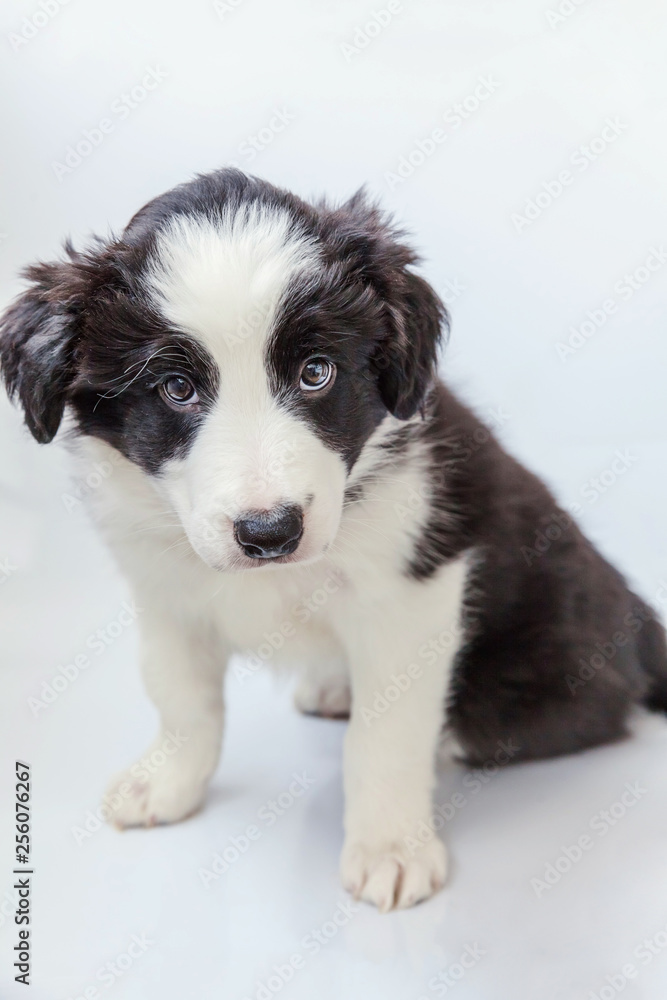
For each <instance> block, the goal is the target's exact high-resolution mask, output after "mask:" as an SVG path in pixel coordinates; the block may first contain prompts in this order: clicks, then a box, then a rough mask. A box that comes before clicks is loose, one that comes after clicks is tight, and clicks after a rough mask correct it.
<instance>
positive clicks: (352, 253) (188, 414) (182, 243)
mask: <svg viewBox="0 0 667 1000" xmlns="http://www.w3.org/2000/svg"><path fill="white" fill-rule="evenodd" d="M415 259H416V258H415V254H414V253H413V251H412V250H410V249H409V248H408V247H407V246H406V245H405V243H404V242H403V241H402V239H401V235H400V233H398V232H397V231H396V230H395V229H394V228H393V227H392V226H391V225H390V223H389V222H388V221H387V220H386V219H385V218H384V217H383V215H382V214H381V213H380V212H379V211H378V209H377V208H376V207H374V206H372V205H369V204H368V203H367V201H366V200H365V199H364V197H363V196H362V195H356V196H355V197H354V198H352V199H351V200H350V201H349V202H347V203H346V204H344V205H342V206H340V207H337V208H331V207H329V206H327V205H325V204H320V205H317V206H310V205H308V204H306V203H304V202H302V201H301V200H299V199H298V198H296V197H294V196H292V195H290V194H288V193H287V192H284V191H280V190H278V189H276V188H274V187H272V186H271V185H269V184H266V183H265V182H263V181H259V180H257V179H256V178H251V177H248V176H246V175H244V174H242V173H240V172H239V171H235V170H221V171H218V172H216V173H214V174H211V175H208V176H205V177H200V178H198V179H196V180H194V181H193V182H191V183H189V184H186V185H183V186H181V187H178V188H175V189H174V190H173V191H170V192H168V193H167V194H165V195H162V196H161V197H159V198H157V199H155V200H154V201H152V202H150V203H149V204H148V205H146V206H145V207H144V208H143V209H142V210H141V211H140V212H139V213H138V214H137V215H136V216H135V217H134V218H133V219H132V221H131V222H130V224H129V226H128V227H127V229H126V230H125V232H124V233H123V235H122V237H121V238H120V239H118V240H115V241H111V242H109V243H104V242H102V241H100V242H98V243H97V244H96V245H95V246H94V247H93V248H92V249H89V250H88V251H86V252H85V253H79V252H76V251H74V250H73V249H72V248H71V247H70V246H68V247H67V258H66V259H65V260H64V261H60V262H56V263H50V264H37V265H35V266H33V267H31V268H29V269H28V270H27V272H26V275H27V277H28V278H29V279H30V283H31V284H30V287H29V289H28V290H27V291H26V292H25V293H24V294H23V295H22V296H21V297H20V298H19V299H18V300H17V301H16V302H15V304H14V305H13V306H12V307H11V308H10V309H9V310H8V312H7V313H6V314H5V316H4V318H3V320H2V327H1V328H0V357H1V360H2V368H3V374H4V378H5V381H6V384H7V387H8V390H9V393H10V395H16V396H18V398H19V399H20V402H21V404H22V406H23V409H24V411H25V419H26V423H27V425H28V427H29V428H30V430H31V432H32V434H33V435H34V436H35V438H37V440H38V441H40V442H48V441H50V440H51V439H52V438H53V436H54V435H55V433H56V431H57V430H58V427H59V425H60V422H61V419H62V416H63V413H64V410H65V407H67V408H68V409H69V410H70V411H71V413H72V415H73V417H74V420H75V423H76V427H77V429H78V432H79V433H81V434H87V435H93V436H95V437H98V438H101V439H103V440H104V441H106V442H108V443H109V444H111V445H112V446H113V447H114V448H116V449H117V450H118V451H120V452H121V453H122V454H123V455H124V456H125V457H126V458H128V459H129V460H130V461H132V462H133V463H135V464H136V465H138V466H139V467H141V469H143V470H144V471H145V473H146V474H147V475H148V476H150V477H151V478H152V481H153V483H154V485H155V486H156V488H157V489H158V490H159V491H160V492H161V493H162V494H163V495H164V496H165V498H166V499H167V501H168V503H169V504H170V505H171V506H172V507H173V508H174V509H175V511H176V512H177V513H178V516H179V517H180V519H181V521H182V523H183V527H184V529H185V531H186V533H187V535H188V538H189V540H190V543H191V544H192V546H193V548H194V549H195V551H196V552H197V553H198V554H199V555H200V556H201V558H202V559H204V560H205V562H207V563H208V564H209V565H210V566H213V567H215V568H218V569H228V568H233V567H241V568H248V567H250V566H259V565H270V564H275V563H283V562H298V561H301V560H306V559H313V558H316V557H317V556H319V555H321V554H322V553H323V552H324V551H325V550H326V549H327V547H328V546H329V545H330V544H331V542H332V541H333V539H334V537H335V535H336V532H337V529H338V525H339V522H340V518H341V513H342V509H343V495H344V490H345V485H346V481H347V478H348V476H349V474H350V472H351V470H352V468H353V467H354V465H355V462H356V461H357V459H358V457H359V455H360V453H361V451H362V448H363V446H364V443H365V442H366V441H367V440H368V438H369V437H370V435H371V434H372V433H373V431H374V430H375V428H376V427H377V426H378V425H379V424H380V423H381V422H382V421H383V420H384V419H385V418H386V417H387V414H388V413H390V414H393V415H394V416H395V417H397V418H399V419H400V420H406V419H408V418H410V417H412V416H414V414H415V413H417V412H418V410H419V409H420V407H421V406H422V404H423V401H424V396H425V394H426V392H427V391H428V388H429V385H430V383H431V381H432V378H433V374H434V369H435V362H436V351H437V345H438V340H439V337H440V333H441V329H442V326H443V322H444V321H445V320H446V314H445V311H444V308H443V306H442V304H441V303H440V301H439V300H438V298H437V296H436V295H435V293H434V292H433V290H432V289H431V288H430V287H429V285H428V284H427V283H426V282H425V281H424V280H423V279H422V278H420V277H418V276H417V275H415V274H414V273H413V272H412V271H411V270H410V265H411V264H413V263H414V262H415Z"/></svg>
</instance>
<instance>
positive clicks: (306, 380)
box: [301, 358, 336, 392]
mask: <svg viewBox="0 0 667 1000" xmlns="http://www.w3.org/2000/svg"><path fill="white" fill-rule="evenodd" d="M335 374H336V366H335V365H333V364H332V363H331V361H327V359H326V358H311V359H310V361H306V363H305V365H304V366H303V368H302V369H301V388H302V389H305V390H306V391H307V392H312V390H313V389H323V388H324V386H325V385H329V383H330V382H331V380H332V378H333V377H334V375H335Z"/></svg>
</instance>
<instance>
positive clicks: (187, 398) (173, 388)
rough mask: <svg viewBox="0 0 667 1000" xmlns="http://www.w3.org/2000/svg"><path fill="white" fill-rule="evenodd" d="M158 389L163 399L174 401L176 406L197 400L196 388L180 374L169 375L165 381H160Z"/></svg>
mask: <svg viewBox="0 0 667 1000" xmlns="http://www.w3.org/2000/svg"><path fill="white" fill-rule="evenodd" d="M160 389H161V391H162V395H163V396H164V397H165V399H166V400H167V401H168V402H170V403H176V405H177V406H183V405H184V404H186V403H188V404H190V403H196V402H198V401H199V396H198V395H197V390H196V389H195V387H194V386H193V384H192V382H190V380H189V379H187V378H183V376H182V375H171V376H170V378H168V379H167V380H166V382H163V383H162V385H161V386H160Z"/></svg>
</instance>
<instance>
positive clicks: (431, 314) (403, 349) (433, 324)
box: [375, 270, 448, 420]
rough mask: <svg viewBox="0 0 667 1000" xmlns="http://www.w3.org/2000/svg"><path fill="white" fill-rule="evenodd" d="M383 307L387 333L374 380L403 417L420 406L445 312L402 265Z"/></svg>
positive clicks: (430, 378) (389, 404)
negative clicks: (387, 318)
mask: <svg viewBox="0 0 667 1000" xmlns="http://www.w3.org/2000/svg"><path fill="white" fill-rule="evenodd" d="M387 309H388V314H389V320H388V329H389V332H388V336H387V337H386V338H385V339H384V340H383V341H382V342H381V343H380V345H379V348H378V352H377V354H376V358H375V367H376V368H377V371H378V385H379V388H380V394H381V396H382V399H383V402H384V404H385V406H386V407H387V409H388V410H389V412H390V413H393V414H394V416H395V417H398V418H399V420H408V419H409V418H410V417H412V416H414V414H415V413H416V412H417V411H418V410H419V409H420V408H421V406H422V404H423V402H424V397H425V396H426V393H427V391H428V389H429V387H430V385H431V383H432V381H433V379H434V377H435V373H436V368H437V363H438V347H439V344H440V340H441V337H442V334H443V329H445V327H446V326H447V325H448V317H447V312H446V310H445V307H444V306H443V304H442V302H441V301H440V299H439V298H438V296H437V295H436V293H435V292H434V291H433V289H432V288H431V286H430V285H429V284H428V282H427V281H425V280H424V279H423V278H420V277H419V276H418V275H416V274H412V273H411V272H410V271H407V270H404V271H403V273H402V275H401V276H400V279H397V280H396V283H395V287H394V290H393V295H392V298H391V300H390V302H388V303H387Z"/></svg>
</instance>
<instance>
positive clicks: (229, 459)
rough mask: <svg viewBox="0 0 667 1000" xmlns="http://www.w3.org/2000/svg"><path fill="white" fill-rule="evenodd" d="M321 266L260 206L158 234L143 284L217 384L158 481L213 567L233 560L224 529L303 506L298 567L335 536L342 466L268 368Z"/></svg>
mask: <svg viewBox="0 0 667 1000" xmlns="http://www.w3.org/2000/svg"><path fill="white" fill-rule="evenodd" d="M318 265H319V254H318V248H317V245H316V244H315V242H314V241H313V240H312V239H311V238H309V237H308V236H307V235H306V234H304V233H303V232H302V231H300V230H299V228H298V226H297V225H295V223H294V221H293V220H292V219H291V217H290V216H289V215H288V214H287V213H286V212H284V211H280V210H277V209H273V210H271V209H267V208H266V207H261V206H257V205H251V206H245V207H241V209H239V211H238V212H237V213H236V214H234V215H232V214H231V213H227V214H225V213H222V214H221V215H220V216H219V218H217V219H209V218H206V217H202V216H200V217H188V216H178V217H176V218H175V219H173V220H172V221H171V222H170V223H169V224H168V225H167V226H166V227H165V228H164V230H162V232H161V233H160V234H159V236H158V241H157V246H156V250H155V253H154V257H153V260H152V262H151V265H150V268H149V270H148V272H147V278H146V280H147V285H148V288H149V290H150V293H151V295H152V297H153V300H154V302H155V304H156V306H157V307H158V309H159V310H160V312H161V314H162V315H163V316H164V317H165V318H166V319H167V321H168V322H170V323H171V324H173V326H174V327H175V328H176V329H178V330H181V331H184V332H186V333H188V334H189V335H191V336H192V337H194V338H196V339H197V340H199V341H200V343H202V344H203V345H204V347H205V348H206V349H207V351H208V352H209V354H210V355H211V356H212V358H213V360H214V361H215V363H216V365H217V366H218V369H219V374H220V388H219V392H218V398H217V399H216V400H215V402H214V403H213V405H212V406H211V407H210V409H209V410H208V412H207V414H206V418H205V420H203V421H202V423H201V425H200V426H199V428H198V430H197V434H196V437H195V439H194V441H193V442H192V446H191V447H190V449H189V451H188V454H187V457H186V458H185V459H183V460H177V461H175V462H172V463H170V464H169V466H168V467H166V468H165V470H164V472H163V476H162V484H163V486H164V488H165V489H166V490H167V492H168V494H169V497H170V500H171V503H172V505H173V506H174V507H175V509H176V510H177V511H178V512H179V514H180V516H181V518H182V520H183V523H184V525H185V526H186V531H187V532H188V536H189V538H190V541H191V543H192V545H193V547H194V548H195V550H196V551H197V552H198V553H199V554H200V555H201V556H202V558H204V559H205V560H206V561H207V562H209V564H210V565H216V566H220V565H223V564H225V562H226V561H229V560H230V559H231V560H233V558H234V557H235V555H236V556H238V551H239V548H238V545H237V543H236V542H235V540H234V537H233V534H232V527H231V526H232V524H233V522H234V520H235V519H236V518H237V517H239V516H240V515H242V514H243V513H244V512H246V511H249V510H270V509H272V508H273V507H274V506H276V505H277V504H279V503H295V504H298V505H299V506H301V507H302V508H303V509H304V511H305V512H306V518H305V529H304V538H303V541H302V543H301V545H300V548H299V552H300V553H301V554H302V556H303V557H304V558H311V557H312V556H313V555H315V554H319V553H321V551H322V549H323V547H324V546H325V545H327V544H330V542H331V541H332V539H333V537H334V534H335V531H336V530H337V527H338V523H339V521H340V515H341V510H342V498H343V490H344V483H345V466H344V463H343V461H342V459H341V458H340V456H339V455H337V454H336V453H335V452H334V451H332V450H331V449H329V448H327V447H326V446H325V445H324V444H323V442H322V441H321V440H320V439H319V438H318V437H317V435H316V434H315V433H314V431H313V430H312V428H310V427H309V425H308V423H307V422H305V421H304V420H303V419H300V418H299V416H298V415H297V414H295V413H293V412H291V411H290V409H289V408H288V407H285V406H282V405H281V404H280V402H279V400H278V399H276V397H275V395H274V393H273V391H272V388H271V385H270V379H269V373H268V371H267V358H266V346H267V340H268V339H269V337H270V336H271V334H272V332H273V330H274V328H275V323H276V318H277V315H278V312H279V310H280V308H281V304H282V302H283V301H284V297H285V292H286V290H287V288H288V287H289V284H290V282H291V280H292V279H293V278H294V277H296V276H298V277H299V279H300V281H302V282H303V281H308V279H309V276H310V275H314V273H315V272H316V270H317V268H318ZM299 360H301V359H295V361H299ZM303 360H305V359H303Z"/></svg>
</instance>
